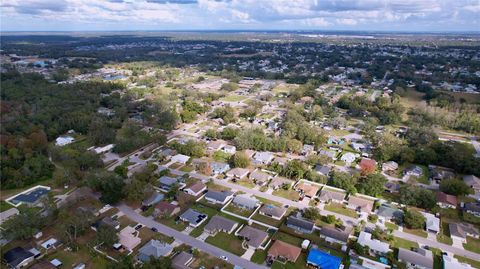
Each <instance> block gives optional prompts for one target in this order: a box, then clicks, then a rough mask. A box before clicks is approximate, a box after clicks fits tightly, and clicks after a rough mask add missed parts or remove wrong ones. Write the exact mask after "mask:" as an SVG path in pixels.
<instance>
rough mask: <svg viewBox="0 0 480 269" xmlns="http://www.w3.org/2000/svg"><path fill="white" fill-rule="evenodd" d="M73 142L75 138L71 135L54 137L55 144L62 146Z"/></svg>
mask: <svg viewBox="0 0 480 269" xmlns="http://www.w3.org/2000/svg"><path fill="white" fill-rule="evenodd" d="M73 142H75V138H73V137H71V136H59V137H57V139H55V146H59V147H63V146H65V145H68V144H71V143H73Z"/></svg>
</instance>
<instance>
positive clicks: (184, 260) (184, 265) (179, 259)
mask: <svg viewBox="0 0 480 269" xmlns="http://www.w3.org/2000/svg"><path fill="white" fill-rule="evenodd" d="M192 260H193V255H192V254H190V253H187V252H185V251H182V252H180V253H178V254H177V255H175V257H173V258H172V267H173V268H174V269H188V268H190V267H188V265H189V264H190V263H191V262H192Z"/></svg>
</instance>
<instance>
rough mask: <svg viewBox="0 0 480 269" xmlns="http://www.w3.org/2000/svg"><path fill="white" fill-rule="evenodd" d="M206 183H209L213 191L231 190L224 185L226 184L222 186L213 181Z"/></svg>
mask: <svg viewBox="0 0 480 269" xmlns="http://www.w3.org/2000/svg"><path fill="white" fill-rule="evenodd" d="M205 185H207V187H208V189H209V190H213V191H228V190H230V189H229V188H227V187H224V186H221V185H217V184H215V183H213V182H207V183H206V184H205Z"/></svg>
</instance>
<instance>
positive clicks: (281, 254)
mask: <svg viewBox="0 0 480 269" xmlns="http://www.w3.org/2000/svg"><path fill="white" fill-rule="evenodd" d="M301 252H302V249H301V248H299V247H296V246H293V245H290V244H288V243H285V242H283V241H280V240H275V241H274V242H273V244H272V246H271V247H270V249H269V250H268V254H267V261H271V262H273V261H274V260H278V261H280V262H281V263H284V262H286V261H289V262H292V263H295V262H296V261H297V259H298V257H299V256H300V253H301Z"/></svg>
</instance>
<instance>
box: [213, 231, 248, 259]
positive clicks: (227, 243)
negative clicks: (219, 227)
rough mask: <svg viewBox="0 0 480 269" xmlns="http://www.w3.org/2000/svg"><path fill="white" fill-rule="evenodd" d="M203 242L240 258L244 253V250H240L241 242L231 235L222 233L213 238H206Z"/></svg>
mask: <svg viewBox="0 0 480 269" xmlns="http://www.w3.org/2000/svg"><path fill="white" fill-rule="evenodd" d="M205 242H207V243H209V244H211V245H214V246H216V247H219V248H221V249H223V250H226V251H228V252H231V253H233V254H235V255H237V256H242V255H243V253H245V249H243V248H242V240H240V239H239V238H238V237H236V236H235V235H234V234H233V233H232V234H227V233H224V232H219V233H217V234H216V235H215V236H210V237H208V238H207V240H205Z"/></svg>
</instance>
